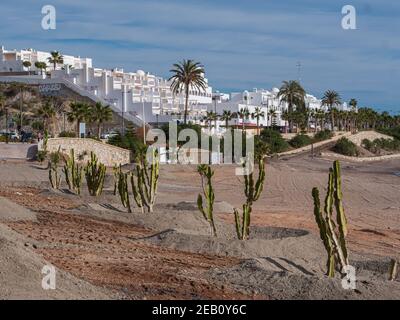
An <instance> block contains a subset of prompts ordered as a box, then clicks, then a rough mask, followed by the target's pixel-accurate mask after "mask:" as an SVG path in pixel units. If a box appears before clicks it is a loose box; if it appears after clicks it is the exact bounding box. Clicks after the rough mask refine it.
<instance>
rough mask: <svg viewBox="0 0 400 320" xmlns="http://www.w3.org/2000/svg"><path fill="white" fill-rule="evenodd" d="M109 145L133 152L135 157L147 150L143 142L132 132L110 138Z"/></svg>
mask: <svg viewBox="0 0 400 320" xmlns="http://www.w3.org/2000/svg"><path fill="white" fill-rule="evenodd" d="M107 143H108V144H111V145H113V146H117V147H120V148H123V149H128V150H131V151H133V153H134V155H136V154H137V153H139V152H141V151H143V149H144V148H145V145H144V144H143V142H142V141H141V140H139V139H138V138H137V137H136V136H135V135H134V134H133V133H132V132H130V131H129V132H127V133H125V135H124V136H123V135H121V133H118V134H116V135H115V136H112V137H110V138H109V139H108V141H107Z"/></svg>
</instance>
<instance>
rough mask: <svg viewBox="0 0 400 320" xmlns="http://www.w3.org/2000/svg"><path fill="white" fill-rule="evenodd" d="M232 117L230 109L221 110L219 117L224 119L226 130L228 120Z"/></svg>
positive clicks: (233, 115)
mask: <svg viewBox="0 0 400 320" xmlns="http://www.w3.org/2000/svg"><path fill="white" fill-rule="evenodd" d="M233 117H235V114H234V113H232V111H230V110H224V111H223V112H222V115H221V117H220V119H221V120H222V121H225V129H226V130H228V123H229V121H231V120H232V118H233Z"/></svg>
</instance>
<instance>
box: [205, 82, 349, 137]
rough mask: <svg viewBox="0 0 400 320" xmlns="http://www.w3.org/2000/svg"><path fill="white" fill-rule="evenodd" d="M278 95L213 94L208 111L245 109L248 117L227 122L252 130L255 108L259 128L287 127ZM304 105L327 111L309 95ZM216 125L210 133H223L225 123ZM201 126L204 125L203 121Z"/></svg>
mask: <svg viewBox="0 0 400 320" xmlns="http://www.w3.org/2000/svg"><path fill="white" fill-rule="evenodd" d="M278 94H279V89H278V88H273V89H272V90H271V91H269V90H264V89H253V91H243V92H233V93H231V94H230V95H229V97H228V96H227V94H220V93H215V94H213V103H212V104H211V105H209V108H208V111H213V112H216V113H217V114H219V115H221V114H223V112H224V111H225V110H229V111H231V112H232V113H236V114H237V113H238V112H239V111H241V110H245V109H247V110H248V111H249V114H250V116H248V117H246V118H244V119H243V118H241V117H240V116H239V115H238V116H237V117H235V118H233V119H232V120H231V121H230V122H229V125H233V126H243V125H244V126H245V127H246V128H248V129H252V128H255V127H256V125H257V119H256V118H255V117H252V116H251V114H254V113H255V111H256V108H260V109H261V111H262V113H263V116H261V117H259V119H258V121H259V126H260V127H267V126H277V127H287V126H288V122H287V121H285V120H283V119H282V114H283V113H284V112H285V111H287V110H288V104H287V103H286V102H284V101H282V100H281V99H280V98H279V95H278ZM305 105H306V108H308V109H310V110H314V111H315V110H319V109H322V110H324V111H327V106H323V105H322V101H321V99H318V98H316V97H315V96H313V95H311V94H306V96H305ZM336 108H337V109H339V110H348V109H349V108H348V106H347V104H346V103H343V104H342V105H339V106H336ZM243 122H244V123H243ZM216 123H217V126H216V129H215V128H212V132H215V131H216V132H219V133H222V132H224V131H225V129H224V128H222V127H223V126H225V122H224V121H217V122H216ZM202 124H203V125H204V124H205V121H203V122H202Z"/></svg>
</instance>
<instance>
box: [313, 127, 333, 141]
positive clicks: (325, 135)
mask: <svg viewBox="0 0 400 320" xmlns="http://www.w3.org/2000/svg"><path fill="white" fill-rule="evenodd" d="M332 137H333V133H332V131H331V130H327V129H326V130H324V131H319V132H317V133H316V134H315V136H314V141H315V142H319V141H324V140H328V139H330V138H332Z"/></svg>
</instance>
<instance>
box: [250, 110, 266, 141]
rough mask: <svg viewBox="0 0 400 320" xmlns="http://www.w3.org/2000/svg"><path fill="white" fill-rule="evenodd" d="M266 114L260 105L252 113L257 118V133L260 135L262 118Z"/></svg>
mask: <svg viewBox="0 0 400 320" xmlns="http://www.w3.org/2000/svg"><path fill="white" fill-rule="evenodd" d="M264 116H265V112H264V111H262V109H261V108H260V107H256V108H255V109H254V112H253V113H252V114H251V117H252V118H253V119H256V120H257V135H260V118H261V117H264Z"/></svg>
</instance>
